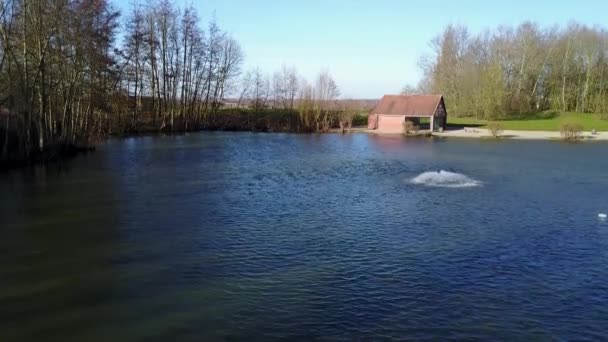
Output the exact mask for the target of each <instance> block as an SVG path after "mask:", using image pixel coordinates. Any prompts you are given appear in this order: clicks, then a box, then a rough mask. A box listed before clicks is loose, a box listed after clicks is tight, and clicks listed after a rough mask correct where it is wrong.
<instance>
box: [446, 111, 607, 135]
mask: <svg viewBox="0 0 608 342" xmlns="http://www.w3.org/2000/svg"><path fill="white" fill-rule="evenodd" d="M489 122H490V121H486V120H477V119H475V118H456V117H453V116H448V125H450V126H465V127H475V126H477V127H484V126H486V125H487V124H488V123H489ZM496 122H499V123H500V124H501V125H502V127H503V129H507V130H515V131H559V130H560V127H561V125H562V124H564V123H574V124H580V125H581V126H582V127H583V129H584V130H586V131H590V130H592V129H595V130H597V131H598V132H601V131H608V120H602V119H600V117H599V116H598V115H597V114H585V113H560V112H541V113H536V114H526V115H525V116H524V115H522V116H520V117H517V116H516V117H513V118H510V119H503V120H497V121H496Z"/></svg>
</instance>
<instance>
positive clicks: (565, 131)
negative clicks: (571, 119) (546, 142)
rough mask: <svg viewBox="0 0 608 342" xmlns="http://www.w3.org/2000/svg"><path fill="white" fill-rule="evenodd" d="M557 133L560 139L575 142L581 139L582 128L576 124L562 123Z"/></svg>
mask: <svg viewBox="0 0 608 342" xmlns="http://www.w3.org/2000/svg"><path fill="white" fill-rule="evenodd" d="M559 132H560V134H561V136H562V139H564V140H567V141H576V140H579V139H580V138H581V133H582V132H583V126H582V125H581V124H578V123H563V124H561V126H560V129H559Z"/></svg>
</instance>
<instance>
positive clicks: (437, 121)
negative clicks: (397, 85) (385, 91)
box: [367, 95, 448, 133]
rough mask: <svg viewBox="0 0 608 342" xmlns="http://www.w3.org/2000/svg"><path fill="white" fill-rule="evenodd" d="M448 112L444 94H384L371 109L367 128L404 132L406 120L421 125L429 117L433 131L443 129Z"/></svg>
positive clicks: (384, 131) (430, 127) (386, 131)
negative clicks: (422, 120)
mask: <svg viewBox="0 0 608 342" xmlns="http://www.w3.org/2000/svg"><path fill="white" fill-rule="evenodd" d="M447 117H448V112H447V110H446V109H445V103H444V101H443V95H384V96H383V97H382V99H381V100H380V102H378V104H377V105H376V106H375V107H374V108H373V109H372V110H371V111H370V113H369V118H368V122H367V128H368V129H372V130H377V131H379V132H382V133H402V132H403V124H404V123H405V121H406V120H410V121H412V122H414V124H415V125H420V121H421V120H420V119H423V118H425V119H428V121H429V130H430V131H431V132H437V131H443V130H444V129H445V127H446V122H447Z"/></svg>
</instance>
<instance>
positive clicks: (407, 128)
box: [403, 120, 414, 135]
mask: <svg viewBox="0 0 608 342" xmlns="http://www.w3.org/2000/svg"><path fill="white" fill-rule="evenodd" d="M413 130H414V123H413V122H411V121H410V120H405V122H404V123H403V134H405V135H410V133H411V132H412V131H413Z"/></svg>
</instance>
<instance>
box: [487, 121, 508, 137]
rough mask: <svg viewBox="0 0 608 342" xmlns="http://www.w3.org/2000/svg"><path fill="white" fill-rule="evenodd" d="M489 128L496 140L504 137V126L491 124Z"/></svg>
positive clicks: (495, 123) (497, 123) (496, 123)
mask: <svg viewBox="0 0 608 342" xmlns="http://www.w3.org/2000/svg"><path fill="white" fill-rule="evenodd" d="M487 127H488V129H489V130H490V133H492V136H493V137H494V138H498V137H500V136H501V135H502V132H503V131H504V129H503V127H502V125H501V124H500V123H499V122H490V123H489V124H488V125H487Z"/></svg>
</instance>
